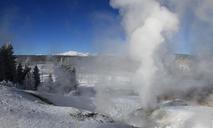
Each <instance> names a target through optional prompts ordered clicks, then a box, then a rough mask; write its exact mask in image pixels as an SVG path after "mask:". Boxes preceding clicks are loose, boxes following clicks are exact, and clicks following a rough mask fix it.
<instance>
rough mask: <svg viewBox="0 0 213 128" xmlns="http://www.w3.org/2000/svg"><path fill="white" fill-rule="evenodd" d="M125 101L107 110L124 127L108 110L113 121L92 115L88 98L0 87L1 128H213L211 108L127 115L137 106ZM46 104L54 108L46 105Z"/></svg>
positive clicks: (164, 107) (166, 107) (167, 107)
mask: <svg viewBox="0 0 213 128" xmlns="http://www.w3.org/2000/svg"><path fill="white" fill-rule="evenodd" d="M38 97H39V98H38ZM56 97H58V98H56ZM126 98H127V100H125V99H124V98H122V102H121V98H118V99H113V101H114V102H115V104H111V106H110V108H111V112H113V111H114V112H116V111H117V112H119V113H120V114H121V115H122V114H123V115H125V116H126V117H125V118H124V119H123V120H122V121H123V122H126V123H118V122H116V121H114V119H115V118H114V117H113V114H112V115H111V114H110V111H108V110H107V109H106V112H107V113H108V112H109V115H108V116H111V117H112V118H110V117H108V116H105V115H103V114H98V113H95V112H90V111H95V107H96V106H95V104H94V99H91V97H89V98H85V97H83V96H79V97H78V96H64V97H63V96H58V95H57V96H54V95H51V94H41V93H38V92H30V91H29V92H28V91H26V92H24V91H22V90H17V89H14V88H9V87H4V86H0V128H131V126H135V127H140V128H212V127H213V126H212V122H213V121H212V120H213V108H210V107H204V106H198V105H194V104H183V103H176V104H174V101H171V103H169V104H168V103H167V104H161V105H159V107H158V108H157V109H156V110H154V111H152V112H146V111H144V110H143V109H137V110H131V111H126V108H128V107H124V104H126V105H127V104H129V105H131V106H132V107H131V108H133V107H134V106H135V105H136V104H135V103H134V101H135V102H138V100H137V98H136V97H135V98H133V97H132V98H129V99H128V97H126ZM40 99H41V100H40ZM45 100H46V101H49V102H48V103H53V104H54V105H51V104H47V103H46V101H45ZM119 100H120V102H119ZM44 101H45V102H44ZM134 104H135V105H134ZM55 105H57V106H55ZM64 106H67V107H64ZM68 106H69V107H68ZM122 107H123V108H122ZM106 108H107V107H106ZM121 108H122V109H121ZM88 110H89V111H88ZM128 112H129V113H128ZM125 124H129V125H131V126H128V125H125Z"/></svg>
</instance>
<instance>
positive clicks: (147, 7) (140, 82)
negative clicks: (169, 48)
mask: <svg viewBox="0 0 213 128" xmlns="http://www.w3.org/2000/svg"><path fill="white" fill-rule="evenodd" d="M111 5H112V6H113V7H114V8H118V9H119V10H120V12H121V15H122V16H123V23H124V27H125V29H126V33H127V36H128V40H129V43H130V54H131V55H132V57H133V58H134V59H136V60H137V61H139V62H140V63H141V66H140V68H139V70H138V71H137V73H136V76H135V78H136V80H135V81H136V82H135V84H136V86H137V87H136V89H137V91H138V93H139V94H140V97H141V101H142V102H141V103H142V104H141V105H142V107H144V108H149V107H154V106H153V105H155V100H156V97H155V96H154V95H153V93H152V90H153V89H152V88H153V86H154V84H153V83H152V81H153V79H154V77H155V73H156V71H157V70H158V67H157V66H156V64H155V59H154V57H155V56H156V55H155V53H156V50H157V49H158V47H159V46H160V45H161V44H162V43H164V42H165V39H166V35H167V33H170V34H171V33H172V32H175V31H176V30H177V29H178V18H177V16H176V15H175V14H174V13H172V12H171V11H169V10H168V9H167V8H166V7H164V6H161V5H160V3H158V2H157V1H155V0H111Z"/></svg>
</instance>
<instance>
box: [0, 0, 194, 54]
mask: <svg viewBox="0 0 213 128" xmlns="http://www.w3.org/2000/svg"><path fill="white" fill-rule="evenodd" d="M186 17H188V15H186ZM183 19H184V18H183ZM183 21H184V20H183ZM0 28H1V29H0V44H3V43H6V42H9V41H10V42H11V43H12V44H13V46H14V48H15V53H16V54H53V53H60V52H66V51H69V50H74V51H79V52H89V53H97V52H100V51H102V50H103V49H105V48H106V47H108V46H113V45H114V44H112V43H114V41H116V43H118V44H116V45H115V47H114V46H113V48H114V49H113V50H114V51H113V50H112V49H111V52H115V51H116V50H119V48H120V47H121V49H122V43H125V32H124V30H123V27H122V25H121V17H120V16H119V12H118V10H115V9H113V8H111V7H110V5H109V0H1V1H0ZM189 30H190V20H185V21H184V22H183V23H182V24H181V28H180V32H179V33H178V34H177V36H176V37H175V41H176V42H177V44H178V45H177V46H176V48H175V51H176V52H179V53H188V52H190V46H189V43H188V42H189V41H190V39H189V38H188V37H189V34H190V31H189ZM119 43H120V44H119ZM116 46H117V47H116ZM109 51H110V50H109Z"/></svg>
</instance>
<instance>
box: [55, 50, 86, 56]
mask: <svg viewBox="0 0 213 128" xmlns="http://www.w3.org/2000/svg"><path fill="white" fill-rule="evenodd" d="M57 55H63V56H88V55H89V53H82V52H77V51H67V52H64V53H59V54H57Z"/></svg>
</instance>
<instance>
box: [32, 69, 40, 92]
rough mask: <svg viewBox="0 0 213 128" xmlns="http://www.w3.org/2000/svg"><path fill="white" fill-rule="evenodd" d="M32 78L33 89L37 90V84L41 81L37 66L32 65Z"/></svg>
mask: <svg viewBox="0 0 213 128" xmlns="http://www.w3.org/2000/svg"><path fill="white" fill-rule="evenodd" d="M33 79H34V89H35V90H37V88H38V86H39V84H40V83H41V81H40V74H39V69H38V66H35V67H34V70H33Z"/></svg>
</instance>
